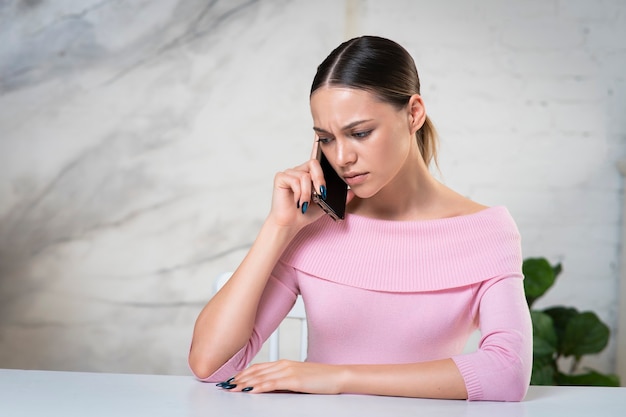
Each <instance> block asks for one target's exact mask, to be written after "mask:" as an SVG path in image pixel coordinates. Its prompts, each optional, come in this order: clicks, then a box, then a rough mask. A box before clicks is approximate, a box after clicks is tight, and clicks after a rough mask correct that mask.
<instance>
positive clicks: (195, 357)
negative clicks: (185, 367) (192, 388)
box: [188, 348, 219, 380]
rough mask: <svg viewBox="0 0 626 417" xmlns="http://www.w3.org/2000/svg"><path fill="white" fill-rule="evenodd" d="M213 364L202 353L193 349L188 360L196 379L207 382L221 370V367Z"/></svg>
mask: <svg viewBox="0 0 626 417" xmlns="http://www.w3.org/2000/svg"><path fill="white" fill-rule="evenodd" d="M211 362H212V361H211V360H210V358H207V357H203V355H201V354H200V353H198V352H195V351H194V350H193V348H192V349H191V350H190V352H189V358H188V364H189V369H190V370H191V372H192V373H193V375H194V376H195V377H196V378H198V379H200V380H207V379H208V378H209V377H210V376H211V375H213V374H214V373H215V372H216V371H217V370H218V369H219V365H215V364H212V363H211Z"/></svg>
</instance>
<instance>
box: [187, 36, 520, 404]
mask: <svg viewBox="0 0 626 417" xmlns="http://www.w3.org/2000/svg"><path fill="white" fill-rule="evenodd" d="M310 103H311V112H312V115H313V130H314V132H315V137H316V140H317V141H319V146H321V149H322V151H323V153H324V155H325V156H326V157H327V159H328V160H329V161H330V163H331V165H332V167H333V168H334V169H335V171H337V173H338V174H339V175H340V176H341V177H342V178H343V179H344V180H345V182H346V183H347V184H348V185H349V186H350V192H349V196H348V200H349V203H348V207H347V215H346V218H345V220H344V221H342V222H335V221H333V220H332V219H331V218H330V217H329V216H327V215H324V212H323V211H322V210H321V209H320V208H319V207H318V206H317V205H315V204H313V203H311V193H312V190H313V189H315V190H319V193H320V194H321V195H324V194H325V192H326V189H325V181H324V176H323V174H322V171H321V168H320V165H319V163H318V161H317V160H316V159H312V160H309V161H307V162H305V163H304V164H302V165H300V166H297V167H295V168H292V169H288V170H286V171H284V172H280V173H278V174H277V175H276V177H275V179H274V191H273V192H274V194H273V198H272V206H271V210H270V213H269V215H268V216H267V219H266V221H265V223H264V224H263V226H262V227H261V230H260V232H259V235H258V237H257V239H256V241H255V243H254V244H253V246H252V247H251V249H250V252H249V253H248V254H247V256H246V257H245V259H244V260H243V261H242V263H241V265H240V266H239V267H238V268H237V270H236V271H235V272H234V274H233V276H232V278H231V279H230V280H229V281H228V283H227V284H226V285H225V286H224V287H223V289H222V290H221V291H219V292H218V293H217V294H216V295H215V296H214V297H213V298H212V299H211V300H210V301H209V302H208V304H207V305H206V306H205V307H204V309H203V310H202V312H201V313H200V315H199V317H198V319H197V322H196V325H195V329H194V334H193V340H192V346H191V350H190V354H189V364H190V366H191V369H192V371H193V372H194V374H195V375H196V376H197V377H198V378H199V379H201V380H204V381H213V382H218V381H223V382H221V383H220V384H218V386H220V387H221V388H223V389H229V390H231V391H245V392H251V393H262V392H268V391H276V390H288V391H296V392H306V393H323V394H335V393H362V394H374V395H390V396H407V397H429V398H450V399H454V398H457V399H465V398H466V399H470V400H503V401H520V400H521V399H523V397H524V395H525V394H526V391H527V388H528V384H529V380H530V373H531V365H532V326H531V321H530V316H529V311H528V308H527V305H526V301H525V297H524V290H523V284H522V279H523V276H522V272H521V264H522V256H521V251H520V237H519V233H518V231H517V228H516V225H515V223H514V221H513V219H512V218H511V217H510V215H509V213H508V211H507V210H506V209H505V208H504V207H485V206H482V205H480V204H477V203H475V202H473V201H471V200H469V199H467V198H465V197H463V196H461V195H459V194H457V193H456V192H454V191H452V190H451V189H449V188H447V187H446V186H444V185H442V184H441V183H439V182H438V181H437V180H435V179H434V178H433V177H432V176H431V174H430V173H429V169H428V166H429V164H430V162H431V161H432V160H433V159H435V158H436V155H435V154H436V140H437V139H436V135H435V131H434V128H433V127H432V124H431V122H430V120H429V118H428V117H427V115H426V111H425V108H424V103H423V101H422V98H421V96H420V84H419V79H418V75H417V70H416V68H415V63H414V62H413V59H412V58H411V56H410V55H409V53H408V52H407V51H406V50H405V49H404V48H402V47H401V46H400V45H398V44H396V43H395V42H393V41H390V40H388V39H384V38H379V37H372V36H364V37H359V38H355V39H351V40H349V41H347V42H345V43H343V44H341V45H340V46H339V47H338V48H337V49H335V50H334V51H333V52H332V53H331V54H330V55H329V56H328V57H327V58H326V59H325V60H324V62H322V64H321V65H320V66H319V67H318V70H317V74H316V75H315V79H314V80H313V85H312V88H311V96H310ZM298 294H302V297H303V299H304V303H305V306H306V310H307V322H308V327H309V343H308V358H307V361H306V362H294V361H287V360H280V361H277V362H271V363H263V364H256V365H253V366H250V367H247V366H248V364H249V362H250V361H251V360H252V358H253V357H254V356H255V354H256V353H257V352H258V351H259V349H260V348H261V345H262V344H263V342H264V341H265V340H266V339H267V338H268V337H269V336H270V334H271V333H272V332H273V331H274V330H275V328H276V327H277V326H278V325H279V324H280V322H281V321H282V319H283V318H284V317H285V315H286V314H287V313H288V312H289V310H290V309H291V307H292V305H293V303H294V302H295V300H296V297H297V295H298ZM476 328H479V329H480V331H481V340H480V346H479V349H478V350H477V351H476V352H473V353H469V354H461V352H462V350H463V347H464V346H465V343H466V341H467V339H468V336H469V335H470V334H471V333H472V332H473V331H474V330H475V329H476ZM246 367H247V368H246Z"/></svg>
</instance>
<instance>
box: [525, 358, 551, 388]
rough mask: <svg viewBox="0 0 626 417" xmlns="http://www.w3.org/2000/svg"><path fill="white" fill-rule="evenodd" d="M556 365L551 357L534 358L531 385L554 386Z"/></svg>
mask: <svg viewBox="0 0 626 417" xmlns="http://www.w3.org/2000/svg"><path fill="white" fill-rule="evenodd" d="M556 372H557V371H556V363H555V361H554V359H552V356H534V357H533V371H532V374H531V377H530V384H531V385H556V380H555V375H556Z"/></svg>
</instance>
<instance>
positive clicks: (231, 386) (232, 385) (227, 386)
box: [222, 384, 237, 389]
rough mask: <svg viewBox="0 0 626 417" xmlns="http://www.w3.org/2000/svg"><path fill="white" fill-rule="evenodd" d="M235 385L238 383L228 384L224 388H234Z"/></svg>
mask: <svg viewBox="0 0 626 417" xmlns="http://www.w3.org/2000/svg"><path fill="white" fill-rule="evenodd" d="M235 387H237V384H226V385H224V386H223V387H222V388H224V389H233V388H235Z"/></svg>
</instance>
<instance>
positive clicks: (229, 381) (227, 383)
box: [215, 377, 235, 388]
mask: <svg viewBox="0 0 626 417" xmlns="http://www.w3.org/2000/svg"><path fill="white" fill-rule="evenodd" d="M234 380H235V377H232V378H230V379H229V380H228V381H224V382H219V383H217V384H215V386H216V387H220V388H224V387H225V386H226V385H230V383H231V382H233V381H234Z"/></svg>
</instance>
